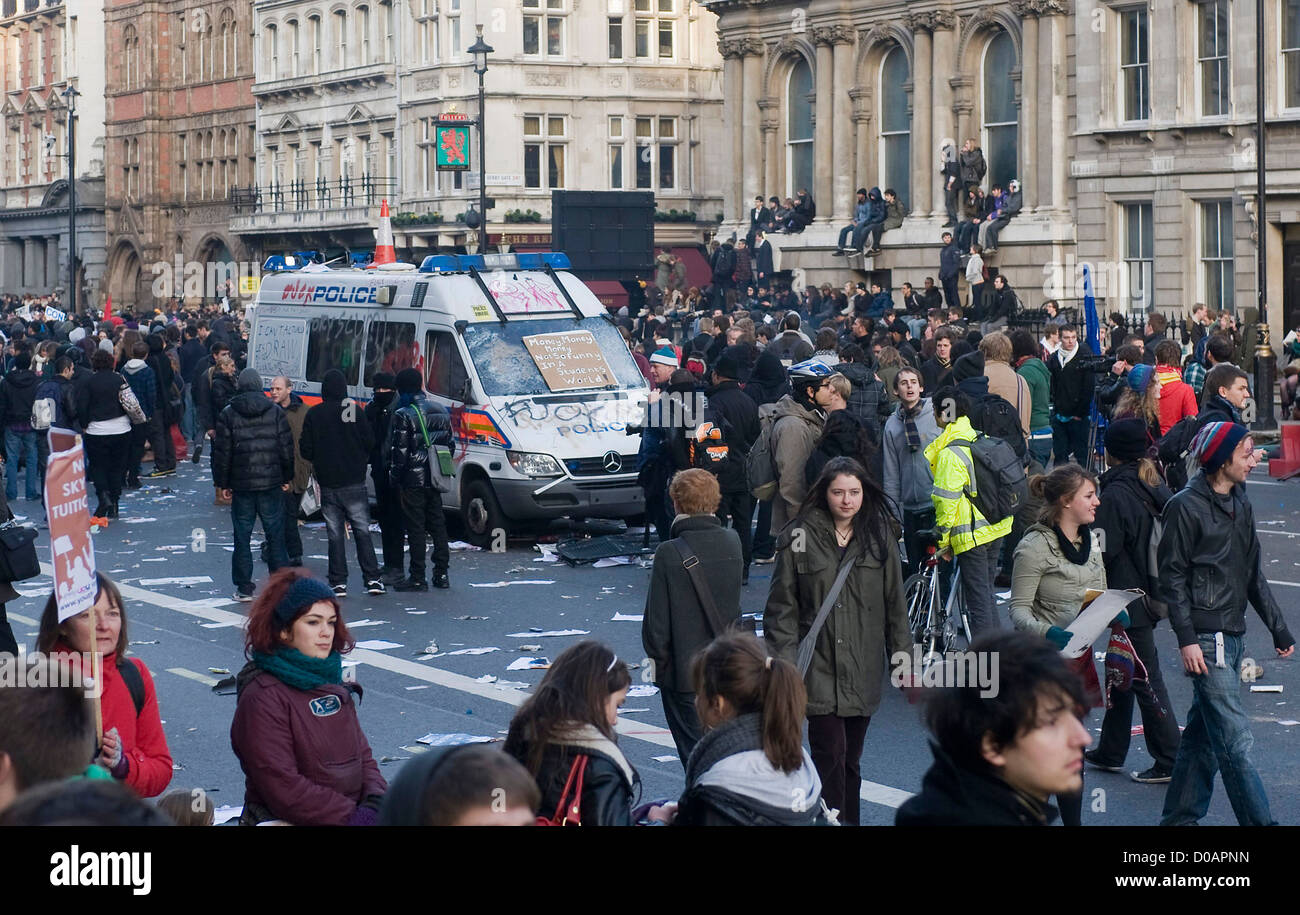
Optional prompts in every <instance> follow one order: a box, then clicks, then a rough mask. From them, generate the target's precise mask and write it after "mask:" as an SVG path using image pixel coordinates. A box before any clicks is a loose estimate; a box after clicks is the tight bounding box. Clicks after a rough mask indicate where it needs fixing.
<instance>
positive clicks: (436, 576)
mask: <svg viewBox="0 0 1300 915" xmlns="http://www.w3.org/2000/svg"><path fill="white" fill-rule="evenodd" d="M433 586H434V587H435V588H438V589H440V590H442V591H446V590H447V589H448V588H450V587H451V579H449V578H448V577H447V573H446V572H434V573H433Z"/></svg>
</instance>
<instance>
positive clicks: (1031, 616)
mask: <svg viewBox="0 0 1300 915" xmlns="http://www.w3.org/2000/svg"><path fill="white" fill-rule="evenodd" d="M1087 536H1090V537H1092V546H1091V547H1090V548H1089V550H1088V560H1087V562H1085V563H1084V564H1083V565H1077V564H1075V563H1073V562H1071V561H1070V560H1069V559H1067V558H1066V556H1065V553H1063V552H1062V551H1061V544H1060V543H1059V542H1058V540H1057V538H1056V531H1055V530H1054V529H1053V528H1050V527H1047V526H1046V525H1044V524H1037V523H1036V524H1032V525H1030V526H1029V529H1028V530H1027V531H1025V536H1024V537H1022V538H1020V543H1019V544H1018V545H1017V546H1016V561H1015V565H1014V566H1013V572H1012V576H1011V625H1012V626H1014V627H1015V628H1016V629H1019V630H1023V631H1026V632H1033V633H1037V634H1038V635H1042V636H1045V635H1047V630H1048V629H1050V628H1051V627H1053V626H1059V627H1060V628H1062V629H1067V630H1068V629H1069V628H1070V623H1072V622H1073V621H1074V619H1075V617H1077V616H1078V615H1079V611H1080V610H1081V609H1082V608H1083V599H1084V598H1085V597H1086V596H1087V593H1088V591H1089V590H1097V591H1105V590H1106V564H1105V560H1104V558H1103V557H1102V551H1101V546H1100V544H1098V542H1097V537H1095V536H1093V535H1092V531H1088V532H1087ZM1107 539H1109V531H1108V532H1107Z"/></svg>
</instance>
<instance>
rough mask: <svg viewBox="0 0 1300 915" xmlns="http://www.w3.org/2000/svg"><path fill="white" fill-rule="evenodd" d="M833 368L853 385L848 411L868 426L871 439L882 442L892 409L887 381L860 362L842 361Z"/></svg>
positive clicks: (877, 442)
mask: <svg viewBox="0 0 1300 915" xmlns="http://www.w3.org/2000/svg"><path fill="white" fill-rule="evenodd" d="M832 368H833V369H834V370H835V371H837V372H839V373H840V374H841V375H843V376H844V377H845V378H847V379H848V380H849V384H850V385H852V386H853V389H852V390H851V391H850V392H849V406H848V412H849V413H851V414H853V415H854V416H855V417H857V418H858V420H859V421H861V423H862V425H863V426H865V427H866V430H867V434H868V435H870V436H871V440H872V441H873V442H875V443H876V444H877V445H878V444H880V430H881V427H883V426H884V424H885V420H886V419H888V418H889V411H890V408H889V394H888V392H886V391H885V383H884V382H883V381H881V380H880V379H879V378H877V377H876V373H875V372H874V371H872V369H871V368H870V366H867V365H865V364H863V363H860V362H841V363H838V364H837V365H834V366H832Z"/></svg>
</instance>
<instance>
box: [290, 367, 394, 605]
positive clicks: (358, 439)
mask: <svg viewBox="0 0 1300 915" xmlns="http://www.w3.org/2000/svg"><path fill="white" fill-rule="evenodd" d="M320 396H321V402H320V403H318V404H317V405H316V406H314V407H312V408H311V409H310V410H308V411H307V418H306V419H305V420H304V421H303V424H302V438H301V440H300V441H299V443H298V450H299V451H300V452H301V453H302V456H303V457H304V458H306V459H307V460H309V461H311V462H312V468H313V472H314V473H315V474H316V482H318V483H319V484H320V491H321V513H322V514H324V516H325V532H326V535H327V536H328V538H329V581H330V587H331V588H333V589H334V594H335V595H336V596H338V597H347V594H348V558H347V545H348V544H347V530H346V528H348V527H350V528H351V529H352V542H353V543H354V544H355V545H356V550H357V563H358V564H359V565H360V566H361V579H362V581H364V582H365V583H366V593H367V594H383V593H384V583H383V582H382V581H380V580H379V560H378V559H377V558H375V546H374V543H373V542H372V541H371V539H370V496H369V494H367V492H366V466H367V465H368V464H369V463H370V452H371V450H372V449H373V448H374V446H375V439H374V433H373V432H372V431H371V429H370V421H369V420H367V419H366V414H365V413H364V412H363V411H362V410H361V409H360V408H359V407H358V406H357V403H356V401H354V400H350V399H348V383H347V379H346V378H344V377H343V373H342V372H340V371H339V370H338V369H330V370H329V371H328V372H326V373H325V376H324V377H323V378H322V379H321V387H320Z"/></svg>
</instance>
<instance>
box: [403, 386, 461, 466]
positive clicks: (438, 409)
mask: <svg viewBox="0 0 1300 915" xmlns="http://www.w3.org/2000/svg"><path fill="white" fill-rule="evenodd" d="M417 410H419V411H420V413H421V414H422V415H423V416H424V428H425V429H427V430H428V432H429V445H431V446H433V447H434V448H436V447H437V446H439V445H441V446H443V447H444V448H451V447H453V445H454V444H455V439H454V438H453V436H452V433H451V414H450V413H448V412H447V408H446V407H444V406H443V405H442V404H440V403H438V402H437V401H434V400H432V399H430V398H429V397H426V396H425V395H423V394H420V395H418V396H417V397H416V399H415V400H413V401H411V403H410V404H409V405H408V406H405V407H402V408H401V409H399V410H397V411H396V412H395V413H394V414H393V421H392V425H391V426H390V428H389V432H388V436H389V459H388V485H389V486H392V487H393V488H395V489H396V488H401V489H406V488H411V489H423V488H425V487H431V486H433V478H432V477H431V475H430V473H429V460H430V458H429V447H428V446H426V445H425V442H424V431H423V430H422V429H421V428H420V421H419V417H417V416H416V411H417ZM434 460H437V458H436V457H435V458H434Z"/></svg>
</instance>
